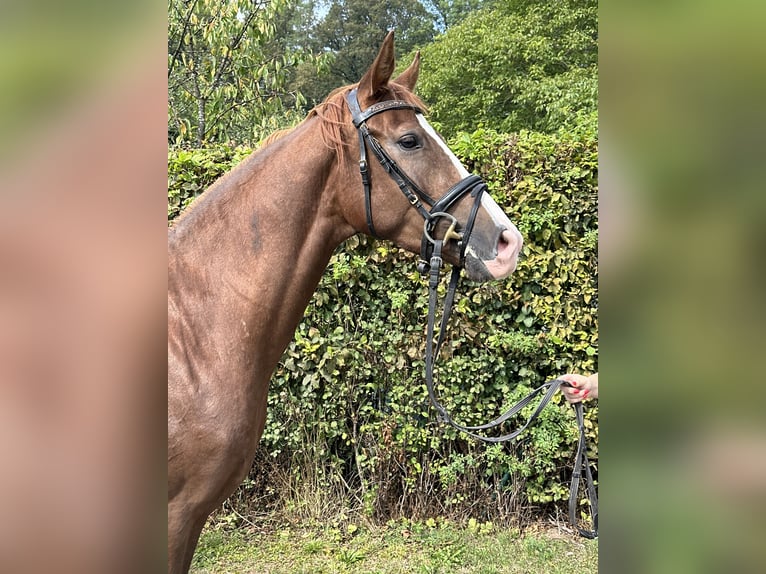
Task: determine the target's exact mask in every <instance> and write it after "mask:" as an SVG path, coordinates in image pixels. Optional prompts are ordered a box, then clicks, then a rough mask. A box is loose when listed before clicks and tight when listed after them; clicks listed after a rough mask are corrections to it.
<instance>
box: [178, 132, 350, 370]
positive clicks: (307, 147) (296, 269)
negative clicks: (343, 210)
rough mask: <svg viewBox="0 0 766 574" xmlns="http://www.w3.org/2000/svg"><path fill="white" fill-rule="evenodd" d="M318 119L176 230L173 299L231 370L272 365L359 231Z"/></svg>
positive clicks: (217, 191) (207, 198)
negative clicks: (239, 363) (334, 260)
mask: <svg viewBox="0 0 766 574" xmlns="http://www.w3.org/2000/svg"><path fill="white" fill-rule="evenodd" d="M318 122H319V120H308V121H306V122H304V123H303V124H301V125H300V126H298V127H297V128H296V129H295V130H293V131H292V132H290V133H289V134H287V135H285V136H283V137H282V138H280V139H278V140H277V141H275V142H274V143H272V144H270V145H268V146H267V147H266V148H265V149H263V150H262V151H260V152H256V153H254V154H253V155H252V156H251V157H250V158H248V159H247V160H245V161H244V162H242V164H240V165H239V166H238V167H237V168H236V169H234V170H233V171H232V172H231V173H230V174H228V175H227V176H225V177H224V178H222V179H221V180H220V181H219V182H218V183H216V184H215V185H214V186H213V187H211V188H210V189H209V190H208V191H207V192H206V193H205V195H203V197H202V198H200V201H199V205H198V206H196V207H194V209H193V210H192V211H191V212H190V213H189V214H188V215H186V216H185V217H183V219H182V220H180V221H179V223H178V227H177V228H176V229H174V230H173V231H172V232H171V240H170V247H169V251H170V259H171V265H170V273H169V294H170V296H171V298H173V299H174V300H177V301H179V303H176V305H177V306H178V308H179V309H180V311H179V312H180V313H181V314H183V315H184V317H183V323H184V324H186V325H190V326H191V324H192V323H193V324H194V326H193V327H192V328H190V329H189V331H194V334H193V335H192V336H193V337H195V339H199V338H200V337H204V338H205V339H206V340H205V341H204V344H205V345H213V346H218V347H219V348H218V349H217V350H216V354H217V355H218V356H219V357H220V355H221V353H225V354H226V356H227V360H228V361H230V363H231V364H233V363H236V359H237V357H238V358H239V359H241V360H245V361H247V362H248V363H253V362H257V363H259V364H260V366H261V367H267V365H264V364H263V363H264V362H265V363H270V365H269V366H268V369H269V372H270V370H271V369H273V368H274V366H276V362H277V361H278V360H279V357H280V356H281V354H282V352H283V351H284V349H285V347H286V346H287V344H288V343H289V342H290V339H291V338H292V336H293V333H294V331H295V328H296V326H297V324H298V322H299V321H300V319H301V318H302V316H303V312H304V310H305V308H306V306H307V305H308V302H309V300H310V298H311V295H312V293H313V292H314V290H315V289H316V286H317V284H318V283H319V280H320V278H321V276H322V273H323V271H324V269H325V268H326V266H327V264H328V262H329V260H330V257H331V255H332V253H333V250H334V249H335V248H336V247H337V246H338V245H339V244H340V243H341V242H342V241H343V240H344V239H346V238H348V237H350V236H351V235H352V234H353V233H354V230H353V228H351V227H350V226H349V225H348V224H347V223H346V222H345V220H343V218H342V217H341V216H340V210H339V209H338V208H337V206H336V202H335V194H336V193H338V192H339V191H341V190H342V189H343V185H342V183H341V181H340V177H339V175H338V173H337V172H338V167H337V163H336V162H335V161H334V157H335V156H334V152H333V151H332V150H330V149H327V148H326V147H325V146H324V145H323V143H322V142H321V139H320V134H319V125H318ZM203 198H204V199H203ZM181 301H183V303H180V302H181ZM237 350H239V351H237ZM232 353H234V354H235V355H236V356H232Z"/></svg>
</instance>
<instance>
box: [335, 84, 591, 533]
mask: <svg viewBox="0 0 766 574" xmlns="http://www.w3.org/2000/svg"><path fill="white" fill-rule="evenodd" d="M346 103H347V104H348V107H349V110H350V111H351V118H352V120H353V122H354V126H355V127H356V128H357V133H358V135H359V172H360V174H361V176H362V185H363V187H364V205H365V214H366V218H367V227H368V230H369V232H370V234H371V235H372V236H373V237H378V234H377V233H376V231H375V225H374V223H373V217H372V197H371V196H372V186H371V182H370V171H369V164H368V162H367V148H368V147H369V149H370V150H371V151H372V154H373V155H374V156H375V157H376V158H377V159H378V161H379V162H380V164H381V165H382V166H383V168H384V169H385V170H386V172H387V173H388V175H389V176H391V178H392V179H393V180H394V182H396V184H397V186H398V187H399V189H400V190H401V192H402V193H403V194H404V196H405V197H406V198H407V201H409V203H410V205H411V206H412V207H414V208H415V209H416V210H417V211H418V213H420V215H421V216H422V217H423V220H424V224H423V237H422V239H421V245H420V262H419V263H418V270H419V271H420V272H421V273H422V274H429V284H428V287H429V301H428V328H427V334H426V353H425V365H426V367H425V368H426V388H427V389H428V396H429V398H430V400H431V403H432V404H433V406H434V408H435V409H436V411H437V413H438V415H439V419H440V420H442V421H443V422H446V423H447V424H449V425H450V426H452V427H453V428H455V429H457V430H459V431H461V432H463V433H465V434H467V435H468V436H471V437H473V438H475V439H478V440H481V441H484V442H488V443H499V442H506V441H510V440H512V439H514V438H516V437H517V436H518V435H520V434H521V433H522V432H523V431H524V430H526V429H527V427H529V425H530V424H531V423H532V421H534V420H535V419H536V418H537V417H538V415H539V414H540V413H541V412H542V410H543V409H544V408H545V406H546V405H547V404H548V403H549V402H550V401H551V399H552V398H553V397H554V396H555V394H556V391H558V389H559V387H561V386H569V383H568V382H567V381H564V380H561V379H555V380H552V381H548V382H546V383H543V384H542V385H540V386H539V387H538V388H536V389H534V390H533V391H532V392H531V393H529V394H528V395H527V396H526V397H524V398H523V399H521V400H520V401H519V402H518V403H517V404H515V405H514V406H512V407H511V408H510V409H508V410H507V411H506V412H505V413H503V414H502V415H501V416H499V417H498V418H496V419H495V420H493V421H490V422H488V423H486V424H483V425H478V426H464V425H461V424H459V423H457V422H455V420H454V419H453V418H452V417H451V416H450V414H449V413H448V412H447V409H446V408H445V407H444V406H443V405H442V404H441V403H440V402H439V399H438V397H437V394H436V389H435V386H434V380H433V370H434V359H435V358H436V357H437V356H439V350H440V349H441V345H442V343H443V341H444V336H445V333H446V330H447V322H448V319H449V316H450V312H451V310H452V304H453V302H454V298H455V292H456V290H457V284H458V280H459V277H460V269H461V268H462V267H463V264H464V263H465V251H466V248H467V246H468V241H469V238H470V236H471V232H472V231H473V226H474V223H475V221H476V215H477V213H478V211H479V207H480V205H481V198H482V194H483V193H484V192H485V191H486V190H487V185H486V184H485V183H484V181H483V180H482V179H481V178H480V177H479V176H477V175H469V176H467V177H465V178H463V179H462V180H460V181H459V182H458V183H456V184H455V185H453V186H452V187H451V188H450V189H448V190H447V192H446V193H445V194H444V195H443V196H442V197H441V199H439V200H437V201H434V200H433V199H432V198H431V197H430V196H429V195H428V194H427V193H425V192H424V191H423V190H422V189H420V187H418V185H417V184H416V183H415V182H414V181H412V179H411V178H410V177H408V176H407V174H406V173H404V171H403V170H402V169H401V168H400V167H399V165H397V163H396V162H395V161H394V160H393V159H392V158H391V156H390V155H389V154H388V153H387V152H386V150H385V149H384V148H383V146H382V145H381V144H380V142H379V141H378V140H377V139H375V137H374V136H373V135H372V134H371V133H370V130H369V128H368V127H367V123H366V122H367V120H368V119H370V118H371V117H372V116H375V115H377V114H380V113H382V112H386V111H389V110H412V111H414V112H415V113H416V114H422V113H423V111H422V110H421V109H420V108H419V107H417V106H415V105H412V104H409V103H407V102H404V101H401V100H385V101H382V102H379V103H377V104H374V105H372V106H370V107H369V108H367V109H366V110H364V111H362V109H361V107H360V106H359V100H358V97H357V90H356V89H353V90H351V91H350V92H349V93H348V94H347V95H346ZM466 194H470V195H471V197H473V198H474V201H473V205H472V206H471V211H470V213H469V216H468V219H467V220H466V224H465V227H463V229H462V231H458V222H457V219H456V218H455V216H453V215H452V214H450V213H449V209H450V208H451V207H452V206H454V205H455V204H456V203H457V202H458V201H459V200H460V199H461V198H462V197H463V196H465V195H466ZM426 206H428V207H429V208H430V209H427V208H426ZM442 218H446V219H449V220H450V225H449V227H448V229H447V231H446V232H445V234H444V235H443V237H442V238H441V239H437V238H436V237H434V232H435V230H436V226H437V224H438V223H439V221H440V220H441V219H442ZM452 240H455V241H457V244H458V247H459V249H460V252H459V253H460V255H459V265H456V266H453V268H452V275H451V276H450V281H449V286H448V288H447V293H446V296H445V299H444V305H443V310H442V319H441V324H440V326H439V334H438V338H436V342H435V343H434V338H435V335H436V334H435V327H436V307H437V303H438V301H437V299H438V286H439V282H440V274H441V268H442V265H443V259H442V248H443V246H444V244H445V243H447V242H449V241H452ZM543 391H545V393H544V394H543V396H542V399H541V400H540V402H539V404H538V406H537V407H536V408H535V410H534V411H533V412H532V414H531V415H530V416H529V418H528V419H527V421H526V422H525V423H524V424H523V425H522V426H521V427H519V428H517V429H516V430H514V431H513V432H510V433H507V434H504V435H501V436H486V435H483V434H478V433H479V432H484V431H487V430H489V429H493V428H496V427H499V426H501V425H503V424H504V423H505V422H507V421H508V420H509V419H511V418H512V417H514V416H515V415H517V414H518V413H519V412H520V411H521V410H522V409H523V408H524V407H526V406H527V405H528V404H529V403H530V402H531V401H532V399H534V398H535V397H536V396H538V395H540V394H542V393H543ZM573 406H574V410H575V415H576V417H577V424H578V428H579V432H580V438H579V441H578V443H577V453H576V455H575V467H574V471H573V473H572V482H571V484H570V491H569V520H570V522H571V524H572V526H573V527H574V528H575V529H576V530H577V531H578V532H579V533H580V534H581V535H582V536H584V537H586V538H595V537H597V536H598V497H597V495H596V489H595V485H594V482H593V476H592V474H591V470H590V463H589V461H588V456H587V444H586V438H585V425H584V416H583V410H582V403H575V404H574V405H573ZM583 471H584V472H585V479H586V481H585V483H586V484H585V488H586V494H587V496H588V499H589V501H590V512H591V517H592V520H593V530H584V529H582V528H580V527H579V526H578V525H577V516H576V510H577V498H578V492H579V484H580V479H581V478H582V473H583Z"/></svg>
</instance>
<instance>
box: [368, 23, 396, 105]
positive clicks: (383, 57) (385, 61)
mask: <svg viewBox="0 0 766 574" xmlns="http://www.w3.org/2000/svg"><path fill="white" fill-rule="evenodd" d="M395 65H396V62H395V61H394V31H393V30H391V31H390V32H389V33H388V35H387V36H386V39H385V40H383V45H382V46H381V47H380V52H378V56H377V57H376V58H375V61H374V62H373V63H372V66H370V69H369V70H367V73H365V75H364V77H363V78H362V79H361V80H360V82H359V92H360V95H363V96H364V97H368V98H371V99H374V98H375V97H376V96H378V95H380V93H381V92H382V90H383V88H385V87H386V85H387V84H388V81H389V80H390V79H391V74H393V73H394V67H395Z"/></svg>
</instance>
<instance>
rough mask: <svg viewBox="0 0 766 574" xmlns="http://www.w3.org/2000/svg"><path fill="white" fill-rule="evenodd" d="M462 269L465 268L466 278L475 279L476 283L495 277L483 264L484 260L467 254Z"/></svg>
mask: <svg viewBox="0 0 766 574" xmlns="http://www.w3.org/2000/svg"><path fill="white" fill-rule="evenodd" d="M463 269H464V270H465V274H466V276H467V277H468V279H470V280H471V281H476V282H477V283H486V282H487V281H492V280H494V279H495V277H494V276H493V275H492V273H491V272H490V271H489V269H488V268H487V266H486V265H485V264H484V261H482V260H481V259H478V258H476V257H473V256H471V255H468V256H467V257H466V258H465V266H464V267H463Z"/></svg>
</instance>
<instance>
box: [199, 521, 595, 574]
mask: <svg viewBox="0 0 766 574" xmlns="http://www.w3.org/2000/svg"><path fill="white" fill-rule="evenodd" d="M191 572H192V574H256V573H257V574H346V573H348V574H442V573H443V574H537V573H539V574H583V573H586V574H587V573H596V572H598V542H597V541H595V540H585V539H583V538H580V537H577V536H572V535H569V534H567V533H565V532H564V531H562V530H561V529H559V528H555V527H550V526H540V527H536V528H531V529H528V530H525V532H524V533H523V534H522V533H520V532H519V530H518V529H498V528H495V527H494V526H493V525H492V524H490V523H484V524H480V523H476V522H474V521H471V522H469V523H468V524H467V525H463V526H457V525H455V524H452V523H450V522H448V521H441V520H440V521H438V522H437V521H434V520H428V521H426V522H424V523H413V522H411V521H406V520H405V521H399V522H390V523H388V524H387V525H385V526H382V527H366V526H360V525H355V524H347V525H345V526H342V527H332V526H329V527H328V526H326V525H324V526H320V525H315V526H313V527H306V526H296V527H286V528H280V529H277V530H273V531H270V532H256V531H254V530H252V529H247V528H244V527H239V528H237V529H225V528H220V527H219V528H217V529H216V528H214V529H207V530H206V531H205V533H203V536H202V539H201V540H200V544H199V547H198V549H197V553H196V555H195V558H194V564H193V565H192V570H191Z"/></svg>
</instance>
